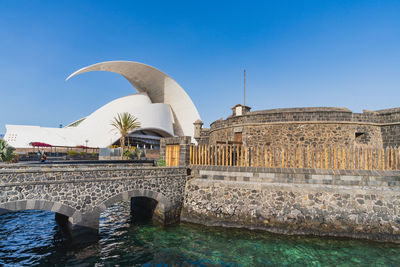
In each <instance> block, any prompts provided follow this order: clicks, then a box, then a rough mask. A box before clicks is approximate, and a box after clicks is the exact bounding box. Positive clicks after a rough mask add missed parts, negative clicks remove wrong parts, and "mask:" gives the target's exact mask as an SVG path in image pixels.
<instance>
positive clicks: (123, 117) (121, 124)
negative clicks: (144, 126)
mask: <svg viewBox="0 0 400 267" xmlns="http://www.w3.org/2000/svg"><path fill="white" fill-rule="evenodd" d="M111 126H113V127H115V129H117V130H118V131H119V133H120V134H121V138H120V139H119V140H120V143H121V147H122V154H121V159H123V157H124V149H125V137H126V136H128V134H129V133H130V132H132V131H133V130H134V129H135V128H138V127H140V122H138V121H137V118H136V117H134V116H133V115H131V114H130V113H128V112H124V113H117V116H116V117H114V119H113V120H112V121H111ZM128 145H129V139H128Z"/></svg>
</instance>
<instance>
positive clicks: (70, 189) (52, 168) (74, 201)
mask: <svg viewBox="0 0 400 267" xmlns="http://www.w3.org/2000/svg"><path fill="white" fill-rule="evenodd" d="M186 177H187V175H186V168H183V167H146V166H137V165H133V164H108V165H107V164H95V165H38V166H20V167H18V166H16V165H14V166H12V167H2V168H0V214H2V213H6V212H10V211H19V210H30V209H38V210H46V211H52V212H55V213H56V219H58V220H65V222H69V223H68V225H69V226H70V228H69V229H70V230H72V231H71V233H72V234H74V233H76V232H81V231H75V230H78V229H79V230H82V229H84V230H95V231H96V230H97V229H98V227H99V217H100V214H101V213H102V212H103V211H104V210H105V209H107V208H108V207H109V206H111V205H113V204H114V203H117V202H120V201H131V203H132V207H131V208H132V211H134V210H135V207H133V206H134V200H135V199H136V200H137V201H136V205H138V206H139V207H137V208H136V209H137V210H140V208H143V207H145V208H150V209H151V210H150V214H151V215H152V216H153V218H154V219H156V220H158V221H160V222H162V223H163V224H171V223H175V222H177V221H179V216H180V211H181V208H182V204H183V198H184V191H185V184H186Z"/></svg>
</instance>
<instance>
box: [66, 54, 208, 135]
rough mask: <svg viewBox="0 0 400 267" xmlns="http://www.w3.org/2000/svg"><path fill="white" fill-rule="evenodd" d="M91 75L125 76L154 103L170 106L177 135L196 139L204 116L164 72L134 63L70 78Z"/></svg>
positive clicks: (107, 66)
mask: <svg viewBox="0 0 400 267" xmlns="http://www.w3.org/2000/svg"><path fill="white" fill-rule="evenodd" d="M90 71H109V72H114V73H119V74H121V75H122V76H124V77H125V78H126V79H127V80H128V81H129V82H130V83H131V84H132V85H133V86H134V87H135V88H136V90H137V91H138V92H139V93H141V92H145V93H147V95H148V96H149V98H150V100H151V102H152V103H165V104H169V105H170V107H171V109H172V113H173V117H174V124H173V128H174V134H175V135H177V136H192V137H193V135H194V127H193V122H194V121H196V120H197V119H200V115H199V113H198V111H197V109H196V107H195V105H194V104H193V102H192V100H191V99H190V97H189V96H188V95H187V94H186V92H185V91H184V90H183V88H182V87H181V86H180V85H179V84H178V83H177V82H176V81H175V80H174V79H172V78H171V77H170V76H168V75H167V74H165V73H164V72H162V71H160V70H158V69H156V68H154V67H151V66H149V65H146V64H142V63H138V62H132V61H107V62H101V63H97V64H94V65H91V66H88V67H85V68H82V69H80V70H78V71H76V72H74V73H72V74H71V75H70V76H69V77H68V78H67V80H68V79H70V78H71V77H74V76H76V75H78V74H81V73H85V72H90Z"/></svg>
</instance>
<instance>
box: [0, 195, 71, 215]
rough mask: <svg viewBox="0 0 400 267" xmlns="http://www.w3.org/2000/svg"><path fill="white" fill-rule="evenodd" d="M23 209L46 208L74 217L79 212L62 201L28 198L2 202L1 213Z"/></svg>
mask: <svg viewBox="0 0 400 267" xmlns="http://www.w3.org/2000/svg"><path fill="white" fill-rule="evenodd" d="M22 210H45V211H52V212H55V213H59V214H62V215H64V216H67V217H72V216H73V215H74V214H75V215H76V214H77V213H79V211H77V210H76V209H74V208H72V207H70V206H68V205H65V204H63V203H61V202H54V201H48V200H44V199H28V200H19V201H9V202H5V203H0V215H1V214H5V213H8V212H12V211H22Z"/></svg>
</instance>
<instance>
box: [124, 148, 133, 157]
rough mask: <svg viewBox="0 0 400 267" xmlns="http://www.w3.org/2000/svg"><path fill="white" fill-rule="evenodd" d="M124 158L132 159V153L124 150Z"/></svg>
mask: <svg viewBox="0 0 400 267" xmlns="http://www.w3.org/2000/svg"><path fill="white" fill-rule="evenodd" d="M124 157H125V158H128V159H129V158H132V152H131V151H130V150H125V151H124Z"/></svg>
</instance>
